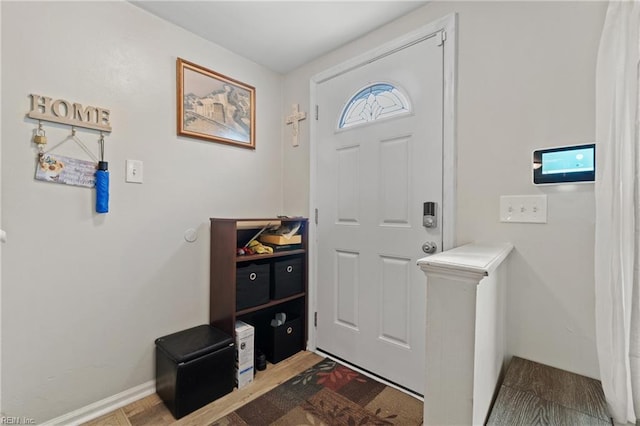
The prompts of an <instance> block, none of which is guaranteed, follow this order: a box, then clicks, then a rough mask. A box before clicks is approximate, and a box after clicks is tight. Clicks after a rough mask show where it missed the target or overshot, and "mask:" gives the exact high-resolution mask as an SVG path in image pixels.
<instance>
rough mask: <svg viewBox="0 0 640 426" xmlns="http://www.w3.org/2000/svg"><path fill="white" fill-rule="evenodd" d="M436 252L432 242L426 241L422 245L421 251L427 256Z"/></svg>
mask: <svg viewBox="0 0 640 426" xmlns="http://www.w3.org/2000/svg"><path fill="white" fill-rule="evenodd" d="M436 250H438V246H437V245H436V243H434V242H433V241H427V242H426V243H424V244H423V245H422V251H423V252H425V253H427V254H433V253H435V252H436Z"/></svg>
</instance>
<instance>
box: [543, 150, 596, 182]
mask: <svg viewBox="0 0 640 426" xmlns="http://www.w3.org/2000/svg"><path fill="white" fill-rule="evenodd" d="M595 178H596V145H595V144H593V143H591V144H585V145H572V146H571V145H570V146H560V147H557V148H545V149H538V150H536V151H533V183H534V184H536V185H540V184H561V183H570V182H593V181H595Z"/></svg>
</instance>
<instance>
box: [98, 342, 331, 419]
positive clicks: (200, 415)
mask: <svg viewBox="0 0 640 426" xmlns="http://www.w3.org/2000/svg"><path fill="white" fill-rule="evenodd" d="M322 359H323V357H321V356H319V355H317V354H314V353H312V352H307V351H303V352H300V353H298V354H296V355H294V356H292V357H291V358H288V359H286V360H284V361H281V362H279V363H278V364H276V365H272V364H268V365H267V369H266V370H265V371H258V373H257V374H256V377H255V380H254V383H252V384H250V385H249V386H247V387H245V388H243V389H241V390H238V389H234V390H233V392H231V393H230V394H228V395H226V396H224V397H222V398H220V399H217V400H216V401H213V402H212V403H211V404H209V405H205V406H204V407H202V408H201V409H199V410H197V411H194V412H193V413H191V414H189V415H187V416H185V417H183V418H181V419H180V420H178V421H176V419H174V418H173V416H172V415H171V412H170V411H169V410H168V409H167V407H165V405H164V403H163V402H162V400H161V399H160V398H159V397H158V395H157V394H153V395H149V396H148V397H146V398H143V399H141V400H139V401H136V402H133V403H131V404H129V405H127V406H125V407H122V408H120V409H118V410H116V411H113V412H111V413H108V414H105V415H104V416H102V417H99V418H97V419H95V420H92V421H90V422H88V423H85V425H86V426H142V425H149V426H151V425H153V426H160V425H181V426H186V425H189V426H203V425H209V424H211V423H213V422H214V421H216V420H218V419H219V418H221V417H224V416H226V415H227V414H229V413H231V412H233V411H235V410H236V409H238V408H239V407H242V406H243V405H244V404H246V403H248V402H249V401H252V400H254V399H255V398H257V397H259V396H260V395H263V394H265V393H267V392H269V391H270V390H271V389H273V388H275V387H276V386H278V385H280V384H282V383H284V382H286V381H287V380H289V379H290V378H292V377H294V376H295V375H297V374H299V373H301V372H303V371H304V370H306V369H307V368H309V367H311V366H313V365H315V364H316V363H318V362H320V361H321V360H322Z"/></svg>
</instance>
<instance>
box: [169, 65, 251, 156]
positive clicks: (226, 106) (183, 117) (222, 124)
mask: <svg viewBox="0 0 640 426" xmlns="http://www.w3.org/2000/svg"><path fill="white" fill-rule="evenodd" d="M177 80H178V81H177V87H178V99H177V113H178V114H177V115H178V135H180V136H189V137H192V138H199V139H204V140H208V141H211V142H219V143H224V144H229V145H235V146H240V147H243V148H249V149H255V147H256V141H255V136H256V135H255V122H256V120H255V109H256V106H255V96H256V90H255V88H254V87H252V86H249V85H247V84H244V83H241V82H239V81H237V80H234V79H232V78H229V77H226V76H224V75H222V74H219V73H217V72H215V71H211V70H209V69H206V68H204V67H201V66H199V65H196V64H194V63H192V62H188V61H185V60H184V59H181V58H178V61H177Z"/></svg>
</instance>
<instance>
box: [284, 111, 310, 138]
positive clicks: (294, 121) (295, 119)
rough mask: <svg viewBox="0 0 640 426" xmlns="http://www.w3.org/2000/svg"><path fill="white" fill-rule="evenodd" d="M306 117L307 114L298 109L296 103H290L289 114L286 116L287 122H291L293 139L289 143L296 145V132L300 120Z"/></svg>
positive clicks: (298, 128) (298, 129)
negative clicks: (290, 109)
mask: <svg viewBox="0 0 640 426" xmlns="http://www.w3.org/2000/svg"><path fill="white" fill-rule="evenodd" d="M305 118H307V114H306V113H305V112H302V111H300V110H299V109H298V104H293V105H292V111H291V115H290V116H288V117H287V124H291V125H292V126H293V127H292V130H293V139H292V140H291V144H292V145H293V146H298V133H299V131H300V121H302V120H304V119H305Z"/></svg>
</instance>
